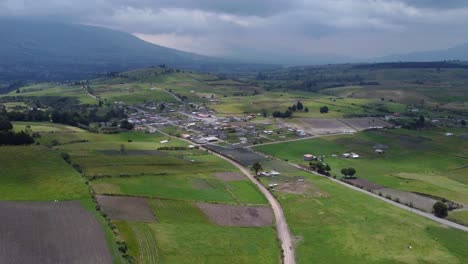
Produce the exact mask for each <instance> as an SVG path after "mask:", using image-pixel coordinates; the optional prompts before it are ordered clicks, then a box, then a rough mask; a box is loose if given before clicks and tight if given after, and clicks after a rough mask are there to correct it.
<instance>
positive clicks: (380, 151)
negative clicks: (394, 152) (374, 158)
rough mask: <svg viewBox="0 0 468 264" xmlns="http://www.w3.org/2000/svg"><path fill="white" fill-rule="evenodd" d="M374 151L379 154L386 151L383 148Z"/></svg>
mask: <svg viewBox="0 0 468 264" xmlns="http://www.w3.org/2000/svg"><path fill="white" fill-rule="evenodd" d="M374 152H375V153H377V154H384V152H385V151H384V150H383V149H375V150H374Z"/></svg>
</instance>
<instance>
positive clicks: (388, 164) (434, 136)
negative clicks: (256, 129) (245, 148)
mask: <svg viewBox="0 0 468 264" xmlns="http://www.w3.org/2000/svg"><path fill="white" fill-rule="evenodd" d="M375 144H385V145H387V146H389V148H388V150H386V152H385V154H376V153H374V149H373V146H374V145H375ZM467 148H468V145H467V144H466V141H465V140H463V139H461V138H458V137H446V136H444V135H443V132H442V131H435V132H415V131H407V130H389V131H367V132H362V133H358V134H355V135H345V136H332V137H324V138H317V139H310V140H302V141H296V142H289V143H283V144H274V145H266V146H259V147H257V148H256V149H257V150H259V151H262V152H265V153H267V154H270V155H275V156H277V157H279V158H281V159H287V160H289V161H292V162H295V163H300V164H303V163H305V162H304V161H303V160H302V155H304V154H306V153H311V154H314V155H325V156H326V158H325V162H327V163H328V164H330V166H331V167H332V174H334V175H337V176H339V175H340V170H341V169H342V168H345V167H354V168H356V170H357V174H356V176H357V177H359V178H365V179H368V180H370V181H371V182H374V183H377V184H381V185H384V186H387V187H390V188H395V189H400V190H405V191H414V192H420V193H426V194H431V195H435V196H439V197H444V198H447V199H449V200H453V201H456V202H459V203H468V187H467V185H466V184H467V183H468V178H467V175H468V174H467V170H466V168H465V169H463V166H465V165H466V158H464V154H463V153H466V149H467ZM351 151H352V152H356V153H358V154H359V155H361V158H359V159H343V158H339V157H338V158H333V157H331V155H332V154H338V155H340V154H341V153H344V152H351Z"/></svg>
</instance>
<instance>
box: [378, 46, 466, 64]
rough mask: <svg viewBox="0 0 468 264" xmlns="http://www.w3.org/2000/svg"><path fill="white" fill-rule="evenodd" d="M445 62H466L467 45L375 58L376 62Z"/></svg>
mask: <svg viewBox="0 0 468 264" xmlns="http://www.w3.org/2000/svg"><path fill="white" fill-rule="evenodd" d="M445 60H450V61H453V60H460V61H468V43H467V44H463V45H459V46H456V47H453V48H449V49H444V50H433V51H421V52H412V53H406V54H396V55H389V56H384V57H381V58H376V59H375V60H374V61H376V62H396V61H404V62H408V61H411V62H417V61H420V62H428V61H445Z"/></svg>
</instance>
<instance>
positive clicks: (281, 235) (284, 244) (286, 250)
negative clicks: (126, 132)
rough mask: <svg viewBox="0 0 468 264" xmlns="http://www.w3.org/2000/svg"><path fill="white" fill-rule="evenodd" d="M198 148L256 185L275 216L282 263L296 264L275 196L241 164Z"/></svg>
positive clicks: (288, 232) (284, 222)
mask: <svg viewBox="0 0 468 264" xmlns="http://www.w3.org/2000/svg"><path fill="white" fill-rule="evenodd" d="M151 128H153V129H156V130H157V131H158V132H159V133H161V134H163V135H165V136H167V137H171V138H172V137H173V136H171V135H169V134H167V133H165V132H163V131H161V130H159V129H157V128H155V127H151ZM178 139H179V140H183V141H185V142H187V143H189V144H193V143H192V142H191V141H189V140H186V139H180V138H178ZM199 147H200V149H203V150H206V151H207V152H209V153H211V154H213V155H215V156H217V157H219V158H221V159H224V160H226V161H227V162H229V163H231V164H232V165H233V166H235V167H236V168H238V169H239V170H240V171H241V172H242V173H244V174H245V176H247V178H248V179H249V180H250V181H252V182H253V183H254V184H255V186H257V188H258V189H259V190H260V191H261V192H262V193H263V195H265V197H266V198H267V200H268V202H269V203H270V206H271V208H272V210H273V214H274V216H275V220H276V221H275V225H276V233H277V236H278V239H279V241H280V243H281V249H282V251H283V252H282V254H283V256H282V257H283V259H282V263H283V264H296V257H295V251H294V244H293V239H292V236H291V232H290V231H289V226H288V222H287V221H286V217H285V216H284V213H283V208H281V205H280V204H279V202H278V201H277V200H276V198H275V197H274V196H273V195H272V194H271V193H270V192H269V191H268V190H267V189H266V188H265V186H263V185H262V184H261V183H260V182H258V181H257V180H256V179H255V178H254V176H253V175H252V174H251V172H250V171H249V170H248V169H246V168H245V167H244V166H242V165H241V164H239V163H237V162H236V161H233V160H231V159H229V158H227V157H225V156H223V155H220V154H218V153H215V152H212V151H210V150H208V149H205V148H204V147H203V146H201V145H199Z"/></svg>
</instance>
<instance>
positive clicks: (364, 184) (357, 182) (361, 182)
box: [343, 178, 385, 191]
mask: <svg viewBox="0 0 468 264" xmlns="http://www.w3.org/2000/svg"><path fill="white" fill-rule="evenodd" d="M343 181H344V182H347V183H349V184H351V185H354V186H356V187H359V188H361V189H364V190H367V191H373V190H378V189H382V188H385V187H384V186H382V185H378V184H375V183H373V182H370V181H368V180H366V179H360V178H359V179H344V180H343Z"/></svg>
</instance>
